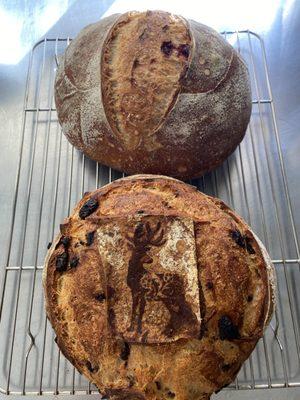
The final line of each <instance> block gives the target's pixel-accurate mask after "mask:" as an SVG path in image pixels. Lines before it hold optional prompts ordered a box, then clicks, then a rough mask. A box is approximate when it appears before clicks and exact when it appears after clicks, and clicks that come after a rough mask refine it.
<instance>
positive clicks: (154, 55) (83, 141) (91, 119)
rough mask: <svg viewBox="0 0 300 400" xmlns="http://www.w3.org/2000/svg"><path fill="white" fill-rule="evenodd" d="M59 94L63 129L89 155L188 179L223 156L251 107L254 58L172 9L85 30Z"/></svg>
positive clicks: (63, 65)
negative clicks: (247, 61) (250, 68)
mask: <svg viewBox="0 0 300 400" xmlns="http://www.w3.org/2000/svg"><path fill="white" fill-rule="evenodd" d="M55 102H56V107H57V112H58V118H59V122H60V124H61V126H62V129H63V132H64V133H65V135H66V136H67V138H68V139H69V141H70V142H71V143H72V144H73V145H74V146H76V147H77V148H78V149H80V150H81V151H83V152H84V153H85V154H86V155H88V156H89V157H90V158H92V159H94V160H96V161H99V162H100V163H103V164H105V165H108V166H110V167H113V168H115V169H118V170H121V171H125V172H127V173H130V174H132V173H141V172H144V173H154V174H160V173H161V174H165V175H169V176H174V177H179V178H183V179H185V178H192V177H196V176H200V175H202V174H204V173H205V172H207V171H209V170H211V169H213V168H215V167H217V166H218V165H219V164H221V163H222V162H223V161H224V160H225V159H226V157H228V156H229V154H231V153H232V152H233V150H234V149H235V148H236V146H237V145H238V144H239V143H240V142H241V140H242V139H243V136H244V134H245V131H246V128H247V125H248V122H249V118H250V113H251V92H250V83H249V77H248V71H247V67H246V66H245V64H244V62H243V61H242V59H241V57H240V56H239V54H238V53H237V52H236V51H235V50H234V49H233V47H232V46H231V45H230V44H228V43H227V42H226V41H225V40H224V39H223V38H222V37H221V36H220V35H219V34H218V33H217V32H215V31H214V30H213V29H211V28H209V27H207V26H205V25H202V24H200V23H198V22H195V21H192V20H185V19H184V18H182V17H179V16H176V15H173V14H169V13H167V12H163V11H147V12H142V13H140V12H129V13H126V14H123V15H120V14H115V15H112V16H110V17H108V18H104V19H102V20H101V21H99V22H97V23H95V24H92V25H89V26H87V27H86V28H85V29H83V30H82V31H81V32H80V34H79V35H78V36H77V38H76V39H75V40H73V41H72V42H71V44H70V45H69V46H68V48H67V50H66V52H65V54H64V56H63V57H62V59H61V62H60V63H59V67H58V70H57V75H56V81H55Z"/></svg>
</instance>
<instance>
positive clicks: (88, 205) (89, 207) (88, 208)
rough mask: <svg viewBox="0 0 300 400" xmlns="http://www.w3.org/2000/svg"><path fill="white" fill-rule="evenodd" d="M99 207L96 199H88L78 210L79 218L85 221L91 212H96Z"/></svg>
mask: <svg viewBox="0 0 300 400" xmlns="http://www.w3.org/2000/svg"><path fill="white" fill-rule="evenodd" d="M98 207H99V202H98V200H96V199H93V198H92V199H89V200H88V201H86V202H85V203H84V205H83V206H82V207H81V209H80V210H79V218H81V219H85V218H86V217H88V216H89V215H91V214H92V213H93V212H95V211H96V210H97V208H98Z"/></svg>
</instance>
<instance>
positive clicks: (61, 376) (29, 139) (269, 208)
mask: <svg viewBox="0 0 300 400" xmlns="http://www.w3.org/2000/svg"><path fill="white" fill-rule="evenodd" d="M223 35H224V37H225V38H226V39H227V40H228V41H229V42H230V43H231V44H232V45H233V46H234V47H235V48H236V49H237V50H238V51H239V52H240V53H241V54H242V57H243V58H244V60H245V62H246V63H247V65H248V68H249V72H250V76H251V84H252V93H253V101H252V103H253V108H252V116H251V121H250V124H249V127H248V131H247V133H246V136H245V139H244V140H243V142H242V143H241V145H240V146H239V147H238V149H237V150H236V151H235V152H234V154H232V155H231V156H230V157H229V159H228V160H227V161H226V162H225V163H224V164H223V165H222V166H221V167H220V168H218V169H217V170H216V171H214V172H212V173H210V174H208V175H206V176H204V177H202V178H200V179H198V180H193V181H191V182H190V183H191V184H193V185H196V186H197V187H198V188H199V190H201V191H203V192H205V193H207V194H209V195H213V196H217V197H219V198H221V199H222V200H224V201H225V202H226V203H227V204H229V205H230V206H231V207H232V208H234V209H235V210H236V211H237V212H238V213H239V214H240V215H242V216H243V217H244V219H245V220H246V221H247V222H248V223H249V224H250V225H251V226H252V228H253V230H254V231H255V232H256V233H257V234H258V236H259V237H260V238H261V239H262V241H263V242H264V243H265V245H266V247H267V249H268V251H269V252H270V254H271V256H272V259H273V261H274V264H275V267H276V272H277V279H278V293H277V311H276V313H275V315H274V318H273V320H272V323H271V326H270V327H269V328H268V330H267V331H266V333H265V336H264V337H263V338H262V339H261V340H260V341H259V343H258V345H257V347H256V349H255V351H254V352H253V354H252V356H251V357H250V358H249V360H248V361H247V362H246V363H245V365H244V366H243V368H242V369H241V371H240V373H239V375H238V378H237V379H236V381H235V383H234V384H232V385H231V386H230V387H229V388H228V389H227V390H232V389H248V388H252V389H255V388H276V387H291V386H300V369H299V367H300V361H299V360H300V358H299V355H300V346H299V344H300V340H299V323H298V321H299V320H300V318H299V317H300V299H299V296H300V295H299V291H298V290H297V288H298V287H299V285H300V270H299V265H300V264H299V244H298V238H297V232H296V228H295V223H294V218H293V207H292V204H291V200H290V195H289V190H288V179H287V176H286V174H285V169H284V163H283V156H282V152H281V146H280V137H279V133H278V130H277V125H276V116H275V109H274V105H273V99H272V93H271V87H270V82H269V78H268V67H267V61H266V55H265V49H264V45H263V42H262V40H261V38H260V37H259V36H258V35H256V34H255V33H252V32H249V31H240V32H223ZM69 41H70V40H69V39H68V38H56V39H47V38H46V39H44V40H42V41H40V42H39V43H37V44H36V45H35V46H34V48H33V50H32V52H31V58H30V62H29V69H28V77H27V85H26V94H25V102H24V115H23V125H22V132H21V136H20V147H19V163H18V165H17V176H16V183H15V190H14V192H13V193H12V199H13V201H12V214H11V221H10V224H9V225H7V226H4V227H2V229H5V231H6V232H8V236H7V237H8V241H7V243H4V244H3V243H2V244H1V251H2V253H4V254H5V263H4V265H3V266H2V268H1V274H2V275H1V278H0V279H1V280H0V282H1V287H0V318H1V319H0V391H1V392H3V393H6V394H61V393H68V394H70V393H71V394H75V393H87V394H88V393H93V392H97V390H96V388H95V387H93V386H92V385H91V384H90V383H88V382H87V380H85V378H83V377H82V376H81V375H80V374H79V373H77V371H76V370H75V369H74V368H73V366H72V365H71V364H70V363H69V362H68V361H67V360H66V359H65V358H64V357H63V356H62V355H61V353H60V351H59V350H58V348H57V346H56V344H55V342H54V334H53V331H52V329H51V327H50V326H49V323H48V322H47V319H46V316H45V312H44V304H43V294H42V284H41V279H42V265H43V261H44V257H45V254H46V251H47V244H48V242H51V241H52V239H53V237H54V235H55V233H56V229H57V227H58V226H59V223H60V221H61V220H62V219H63V218H64V217H65V216H67V215H68V214H69V212H70V210H71V208H72V207H73V206H74V204H75V203H76V202H77V201H78V200H79V198H80V197H81V196H82V194H83V193H84V192H85V191H87V190H93V189H95V188H97V187H100V186H102V185H104V184H106V183H108V182H110V181H112V180H114V179H117V178H119V177H121V176H122V174H121V173H119V172H116V171H113V170H111V169H109V168H107V167H104V166H102V165H99V164H97V163H95V162H93V161H91V160H89V159H86V158H85V157H84V155H83V154H81V153H80V152H78V151H77V150H75V149H74V148H73V147H72V146H71V145H70V144H69V143H68V142H67V140H66V139H65V137H64V136H63V135H62V134H61V130H60V127H59V124H58V121H57V115H56V110H55V106H54V101H53V83H54V77H55V71H56V66H57V62H59V56H60V54H62V53H63V51H64V50H65V48H66V46H67V45H68V43H69Z"/></svg>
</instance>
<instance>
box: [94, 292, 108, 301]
mask: <svg viewBox="0 0 300 400" xmlns="http://www.w3.org/2000/svg"><path fill="white" fill-rule="evenodd" d="M95 299H96V300H98V301H100V302H102V301H104V300H105V299H106V296H105V294H104V293H103V292H101V293H97V294H96V296H95Z"/></svg>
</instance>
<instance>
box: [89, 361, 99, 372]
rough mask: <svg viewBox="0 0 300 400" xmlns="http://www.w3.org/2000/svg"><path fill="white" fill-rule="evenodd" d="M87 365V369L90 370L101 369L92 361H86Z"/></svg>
mask: <svg viewBox="0 0 300 400" xmlns="http://www.w3.org/2000/svg"><path fill="white" fill-rule="evenodd" d="M86 366H87V369H88V370H89V371H90V372H92V373H93V372H97V371H98V370H99V367H98V365H95V366H94V365H92V364H91V363H90V361H87V362H86Z"/></svg>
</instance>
